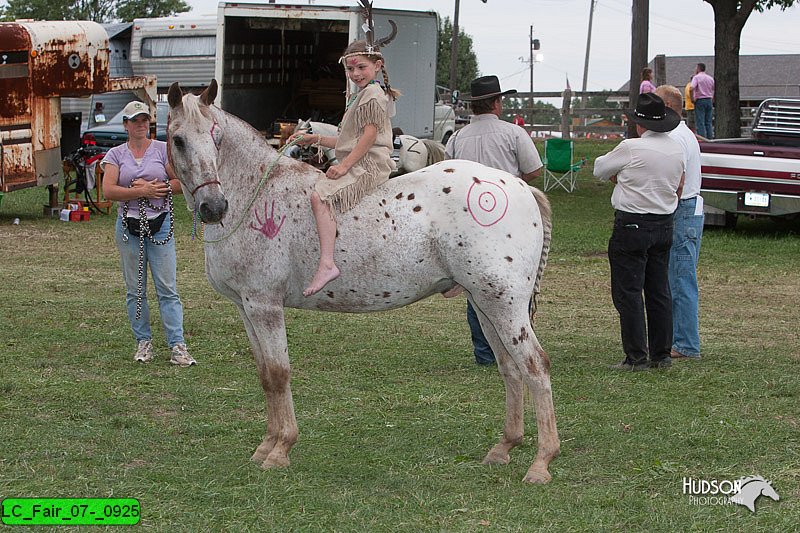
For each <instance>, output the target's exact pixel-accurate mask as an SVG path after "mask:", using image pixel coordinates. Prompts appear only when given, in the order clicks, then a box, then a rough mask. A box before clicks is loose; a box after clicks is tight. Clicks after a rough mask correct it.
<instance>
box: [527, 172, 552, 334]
mask: <svg viewBox="0 0 800 533" xmlns="http://www.w3.org/2000/svg"><path fill="white" fill-rule="evenodd" d="M530 190H531V193H532V194H533V197H534V198H536V203H537V204H539V213H540V214H541V216H542V255H541V256H540V257H539V268H538V270H537V271H536V281H535V282H534V284H533V305H532V306H531V324H534V322H535V321H536V306H537V303H538V301H537V300H538V296H539V293H540V292H541V288H540V287H541V281H542V274H543V273H544V269H545V267H546V266H547V257H548V255H550V240H551V239H552V237H553V210H552V208H551V207H550V200H548V199H547V196H546V195H545V194H544V193H543V192H542V191H540V190H539V189H537V188H536V187H530Z"/></svg>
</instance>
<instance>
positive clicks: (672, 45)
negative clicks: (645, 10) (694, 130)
mask: <svg viewBox="0 0 800 533" xmlns="http://www.w3.org/2000/svg"><path fill="white" fill-rule="evenodd" d="M590 1H591V0H488V1H487V3H485V4H484V3H483V2H482V1H481V0H461V2H460V4H461V8H460V14H459V26H460V28H461V29H462V31H465V32H466V33H468V34H469V35H471V36H472V38H473V42H474V47H475V53H476V55H477V57H478V68H479V69H480V71H481V73H482V74H496V75H497V76H498V77H499V78H500V80H501V84H502V86H503V89H506V88H514V89H517V90H520V91H527V90H528V89H529V87H530V70H529V68H528V63H527V60H528V58H529V41H530V27H531V26H533V32H534V38H536V39H539V40H540V42H541V50H540V52H541V54H542V55H543V56H544V58H543V59H544V60H543V61H542V62H541V63H535V65H534V89H535V90H536V91H560V90H562V89H563V88H564V87H565V83H566V78H567V76H569V81H570V85H571V86H572V88H573V89H580V88H581V85H582V82H583V65H584V58H585V52H586V35H587V30H588V25H589V7H590ZM187 2H188V4H189V5H190V6H192V8H193V11H192V12H191V13H192V14H203V13H214V12H215V11H216V9H217V5H218V2H217V1H215V0H187ZM239 3H247V2H246V0H244V1H240V2H239ZM259 3H267V2H266V1H264V2H259ZM278 3H283V4H305V5H307V4H309V1H308V0H304V1H301V0H284V1H281V0H278ZM312 3H315V4H316V5H353V6H354V5H356V4H357V2H356V1H355V0H344V1H343V0H314V1H313V2H312ZM374 5H375V7H382V8H394V9H409V10H434V11H436V12H438V13H439V15H440V16H441V17H445V16H448V17H450V18H451V19H452V18H453V10H454V8H455V0H375V2H374ZM630 27H631V0H598V1H597V3H596V8H595V13H594V21H593V24H592V43H591V54H590V58H589V73H588V85H587V88H588V89H589V90H603V89H614V90H616V89H618V88H619V87H620V86H622V85H623V84H624V83H625V81H626V80H627V78H628V75H629V71H630V66H629V65H630ZM400 31H402V28H400ZM741 52H742V54H789V53H795V54H796V53H800V7H798V6H795V7H792V8H789V9H788V10H786V11H781V10H779V9H772V10H770V11H767V12H765V13H754V14H753V15H752V16H751V17H750V19H749V20H748V22H747V24H746V25H745V28H744V32H743V34H742V47H741ZM656 54H666V55H672V56H679V55H711V56H713V55H714V12H713V10H712V9H711V6H710V5H708V4H707V3H705V2H703V1H702V0H651V2H650V41H649V47H648V54H647V56H648V58H652V57H654V56H655V55H656ZM520 57H522V58H524V60H525V61H526V63H523V62H522V61H521V60H520V59H519V58H520ZM389 68H390V69H391V65H390V66H389ZM390 71H391V70H390ZM689 74H690V73H687V76H688V75H689ZM401 86H402V82H401V81H399V82H398V87H401Z"/></svg>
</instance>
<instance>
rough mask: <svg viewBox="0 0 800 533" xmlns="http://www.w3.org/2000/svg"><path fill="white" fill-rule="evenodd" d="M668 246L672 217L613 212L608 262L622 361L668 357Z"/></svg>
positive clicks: (670, 333) (670, 325) (670, 327)
mask: <svg viewBox="0 0 800 533" xmlns="http://www.w3.org/2000/svg"><path fill="white" fill-rule="evenodd" d="M671 246H672V215H640V214H634V213H625V212H622V211H617V212H616V214H615V216H614V231H613V232H612V233H611V238H610V239H609V241H608V262H609V265H610V267H611V299H612V300H613V302H614V307H616V309H617V311H618V312H619V325H620V334H621V336H622V349H623V350H624V352H625V362H626V363H629V364H634V365H636V364H641V363H646V362H647V359H648V355H649V356H650V361H654V362H658V361H661V360H663V359H665V358H667V357H669V355H670V347H671V346H672V299H671V298H670V292H669V251H670V247H671ZM643 292H644V301H642V293H643ZM645 310H646V311H647V314H646V316H645Z"/></svg>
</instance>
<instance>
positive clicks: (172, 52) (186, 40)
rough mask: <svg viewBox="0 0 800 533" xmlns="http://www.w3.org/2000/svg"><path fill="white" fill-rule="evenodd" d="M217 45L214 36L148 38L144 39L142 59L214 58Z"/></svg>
mask: <svg viewBox="0 0 800 533" xmlns="http://www.w3.org/2000/svg"><path fill="white" fill-rule="evenodd" d="M216 44H217V38H216V37H215V36H214V35H202V36H196V37H190V36H181V37H177V36H176V37H146V38H144V39H142V57H191V56H214V55H215V53H216Z"/></svg>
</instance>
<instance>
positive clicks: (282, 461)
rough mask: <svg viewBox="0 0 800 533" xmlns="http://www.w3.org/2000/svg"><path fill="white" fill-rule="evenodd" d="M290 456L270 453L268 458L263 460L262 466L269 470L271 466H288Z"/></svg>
mask: <svg viewBox="0 0 800 533" xmlns="http://www.w3.org/2000/svg"><path fill="white" fill-rule="evenodd" d="M289 464H291V463H290V461H289V457H288V456H286V455H268V456H267V458H266V459H264V460H263V461H262V462H261V468H263V469H264V470H269V469H271V468H286V467H287V466H289Z"/></svg>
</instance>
